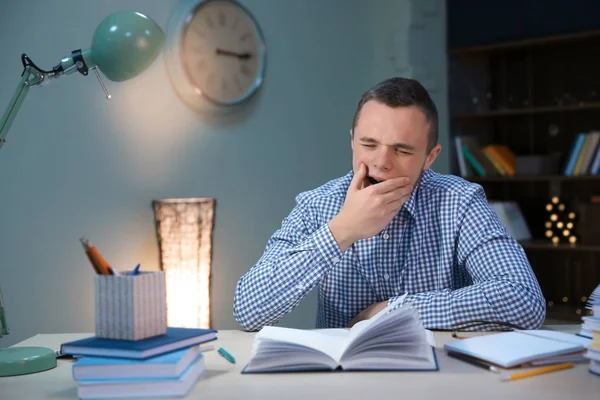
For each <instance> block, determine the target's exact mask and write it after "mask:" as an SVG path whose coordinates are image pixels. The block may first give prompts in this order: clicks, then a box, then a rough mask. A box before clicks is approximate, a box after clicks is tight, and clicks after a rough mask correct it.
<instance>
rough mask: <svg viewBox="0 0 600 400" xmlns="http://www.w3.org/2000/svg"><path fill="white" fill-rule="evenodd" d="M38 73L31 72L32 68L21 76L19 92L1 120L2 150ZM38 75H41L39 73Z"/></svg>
mask: <svg viewBox="0 0 600 400" xmlns="http://www.w3.org/2000/svg"><path fill="white" fill-rule="evenodd" d="M36 72H37V71H35V72H34V71H31V68H30V67H27V68H25V70H24V71H23V74H22V76H21V81H20V82H19V86H17V90H15V93H14V94H13V96H12V99H10V103H8V106H7V107H6V111H4V115H3V116H2V119H1V120H0V148H2V146H3V145H4V143H5V142H6V135H7V134H8V130H9V129H10V126H11V125H12V123H13V121H14V119H15V117H16V116H17V113H18V112H19V109H20V108H21V105H22V104H23V100H25V96H27V93H29V89H30V88H31V85H32V83H31V82H30V79H32V77H34V79H33V80H35V76H36ZM37 74H41V73H39V72H37Z"/></svg>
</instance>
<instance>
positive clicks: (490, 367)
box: [448, 351, 498, 372]
mask: <svg viewBox="0 0 600 400" xmlns="http://www.w3.org/2000/svg"><path fill="white" fill-rule="evenodd" d="M448 356H449V357H452V358H456V359H457V360H461V361H464V362H466V363H468V364H471V365H474V366H476V367H479V368H483V369H487V370H488V371H492V372H498V368H496V367H494V366H493V365H489V364H487V363H484V362H483V361H479V360H476V359H474V358H471V357H469V356H465V355H463V354H460V353H455V352H453V351H448Z"/></svg>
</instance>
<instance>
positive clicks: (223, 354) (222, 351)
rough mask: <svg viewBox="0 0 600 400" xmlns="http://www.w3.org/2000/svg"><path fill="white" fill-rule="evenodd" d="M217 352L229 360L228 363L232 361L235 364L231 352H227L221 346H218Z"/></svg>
mask: <svg viewBox="0 0 600 400" xmlns="http://www.w3.org/2000/svg"><path fill="white" fill-rule="evenodd" d="M218 352H219V354H220V355H222V356H223V357H224V358H225V359H226V360H227V361H229V362H230V363H232V364H235V358H233V356H232V355H231V354H229V353H228V352H227V350H225V349H224V348H222V347H219V350H218Z"/></svg>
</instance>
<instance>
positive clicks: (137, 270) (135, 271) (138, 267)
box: [131, 264, 140, 275]
mask: <svg viewBox="0 0 600 400" xmlns="http://www.w3.org/2000/svg"><path fill="white" fill-rule="evenodd" d="M139 270H140V264H138V265H136V266H135V268H134V269H133V271H131V275H137V274H138V272H139Z"/></svg>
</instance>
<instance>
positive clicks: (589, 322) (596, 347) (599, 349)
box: [579, 285, 600, 375]
mask: <svg viewBox="0 0 600 400" xmlns="http://www.w3.org/2000/svg"><path fill="white" fill-rule="evenodd" d="M586 308H587V309H589V310H591V311H592V314H591V315H586V316H585V317H583V324H582V326H581V332H580V333H579V334H580V335H581V336H585V337H588V338H591V339H592V344H591V345H590V346H589V347H588V351H587V353H586V355H585V356H586V357H587V358H589V359H590V372H591V373H593V374H596V375H600V285H598V287H597V288H596V289H595V290H594V292H593V293H592V294H591V296H590V297H589V299H588V302H587V305H586Z"/></svg>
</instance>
